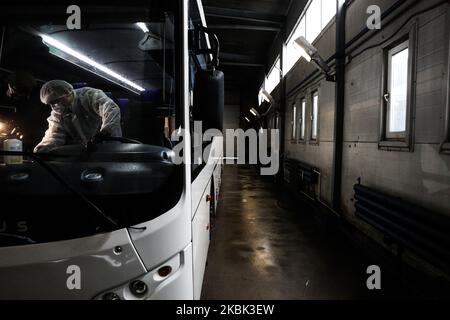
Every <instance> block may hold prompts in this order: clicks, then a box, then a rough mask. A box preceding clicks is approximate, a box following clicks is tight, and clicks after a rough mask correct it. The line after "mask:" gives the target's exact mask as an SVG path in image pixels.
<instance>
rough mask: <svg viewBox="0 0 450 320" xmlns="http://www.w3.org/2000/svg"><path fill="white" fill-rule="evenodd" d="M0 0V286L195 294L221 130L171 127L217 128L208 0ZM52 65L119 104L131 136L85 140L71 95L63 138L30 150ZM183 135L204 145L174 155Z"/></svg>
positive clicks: (218, 76) (110, 296)
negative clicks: (29, 0) (66, 0)
mask: <svg viewBox="0 0 450 320" xmlns="http://www.w3.org/2000/svg"><path fill="white" fill-rule="evenodd" d="M1 6H2V8H1V9H0V21H1V22H0V24H1V27H2V39H1V44H2V45H1V51H0V76H1V78H2V87H1V92H0V140H1V141H0V201H1V205H0V298H1V299H104V300H118V299H123V300H134V299H141V300H143V299H199V298H200V295H201V288H202V282H203V274H204V271H205V265H206V258H207V253H208V246H209V240H210V217H211V215H212V214H214V212H215V210H216V203H217V198H218V195H219V190H220V183H221V166H222V161H221V158H222V152H223V151H222V140H221V138H220V137H214V138H213V139H212V140H211V142H210V143H204V142H203V141H200V142H199V143H194V139H191V138H190V135H184V136H183V138H182V139H179V140H178V141H177V139H174V132H175V133H177V132H181V131H183V130H184V131H186V132H191V131H192V130H193V129H192V127H193V125H192V123H193V121H194V120H199V121H200V120H201V121H203V125H204V128H203V129H209V128H217V129H219V130H221V129H222V128H221V125H222V124H221V122H222V114H223V74H222V73H221V72H220V71H217V70H215V66H217V55H218V42H217V38H216V37H215V36H214V35H212V34H210V35H209V36H207V33H208V30H206V29H204V27H205V26H206V23H205V18H204V14H203V11H202V10H203V9H202V5H201V1H200V0H190V1H188V0H181V1H175V0H174V1H159V0H147V1H144V2H143V3H142V4H141V3H140V4H135V3H133V2H132V3H131V4H127V3H126V2H125V4H123V5H120V6H116V5H109V6H93V5H79V6H70V7H67V6H63V5H57V6H44V5H41V4H40V3H38V2H37V3H36V4H35V5H31V4H30V5H26V6H25V5H23V6H22V5H19V4H16V5H13V6H5V5H1ZM54 79H61V80H64V81H66V82H67V83H69V84H71V85H72V86H73V88H74V92H75V96H77V97H79V96H81V95H82V94H90V92H91V91H89V90H90V89H86V88H94V89H100V90H101V91H102V92H103V93H102V94H100V95H101V96H102V99H103V100H101V101H97V100H95V99H94V100H93V101H94V102H92V103H99V104H102V103H104V101H105V100H107V101H108V102H111V100H112V101H113V102H114V103H115V104H116V106H117V107H119V108H120V125H121V129H122V136H114V137H105V136H101V137H100V138H99V137H98V136H96V137H85V138H86V139H84V140H83V139H82V140H80V139H79V137H78V136H77V135H76V134H74V133H73V132H72V131H71V130H72V129H73V128H72V126H74V127H76V125H75V123H76V121H84V119H83V118H82V117H80V116H79V115H78V117H76V115H75V116H74V114H75V111H73V110H72V109H71V110H69V111H67V114H66V113H62V116H61V118H58V119H62V120H60V121H61V124H62V125H63V128H64V130H65V131H64V144H63V145H58V146H52V148H51V149H49V150H46V151H47V152H40V153H34V152H33V149H34V146H35V145H36V144H37V143H39V141H40V140H41V139H42V137H43V136H44V134H45V132H46V130H47V127H48V125H49V123H48V121H50V122H51V121H54V120H52V119H50V118H49V120H48V121H47V118H48V117H49V116H50V111H51V108H50V107H49V106H46V105H44V104H42V103H41V100H40V88H41V87H42V85H43V84H44V83H45V82H47V81H49V80H54ZM3 85H4V87H3ZM92 92H93V91H92ZM95 92H99V91H95ZM76 99H78V98H76ZM80 99H81V98H80ZM75 101H78V100H75ZM80 101H81V100H80ZM77 103H78V102H77ZM80 103H81V102H80ZM81 105H83V103H81ZM83 106H84V107H86V106H85V105H83ZM71 108H75V107H73V105H72V107H71ZM64 112H65V111H64ZM98 115H99V116H100V117H102V121H105V115H103V114H101V112H99V113H98ZM75 118H76V119H75ZM80 118H81V119H80ZM87 118H88V116H87V115H86V119H87ZM74 119H75V120H76V121H75V120H74ZM11 142H13V143H12V144H11ZM11 145H13V146H15V147H17V148H16V149H14V148H12V149H11V148H10V147H11ZM20 145H21V147H20ZM180 146H181V147H182V148H179V147H180ZM177 147H178V150H180V149H182V154H181V155H182V156H183V157H184V158H185V159H189V160H191V159H192V157H193V154H194V150H196V148H197V149H200V150H201V151H205V158H207V159H203V160H202V161H200V162H198V163H191V161H184V162H183V163H181V164H179V163H176V162H175V161H174V159H175V152H174V150H175V149H177ZM194 162H196V161H194Z"/></svg>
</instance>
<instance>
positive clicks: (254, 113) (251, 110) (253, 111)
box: [250, 108, 256, 117]
mask: <svg viewBox="0 0 450 320" xmlns="http://www.w3.org/2000/svg"><path fill="white" fill-rule="evenodd" d="M250 112H251V114H252V115H254V116H255V117H256V112H255V110H253V108H251V109H250Z"/></svg>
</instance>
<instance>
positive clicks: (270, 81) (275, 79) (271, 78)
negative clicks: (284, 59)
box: [265, 57, 280, 93]
mask: <svg viewBox="0 0 450 320" xmlns="http://www.w3.org/2000/svg"><path fill="white" fill-rule="evenodd" d="M279 83H280V58H279V57H278V58H277V60H275V63H274V65H273V67H272V70H270V72H269V75H268V76H267V78H266V81H265V89H266V91H267V92H269V93H272V91H273V89H275V88H276V86H277V85H278V84H279Z"/></svg>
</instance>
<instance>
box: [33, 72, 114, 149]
mask: <svg viewBox="0 0 450 320" xmlns="http://www.w3.org/2000/svg"><path fill="white" fill-rule="evenodd" d="M40 97H41V101H42V103H44V104H48V105H50V106H51V108H52V111H51V114H50V117H49V118H48V119H47V121H48V129H47V131H46V132H45V136H44V138H43V139H42V141H41V142H40V143H39V144H38V145H37V146H36V147H35V148H34V152H48V151H51V150H52V149H54V148H57V147H59V146H62V145H65V144H68V143H71V144H74V143H82V144H86V143H87V142H88V141H91V140H92V139H95V138H96V137H100V136H109V137H121V136H122V129H121V127H120V109H119V107H118V106H117V105H116V104H115V103H114V101H113V100H111V99H110V98H109V97H108V96H107V95H106V94H105V93H104V92H103V91H102V90H99V89H94V88H89V87H85V88H80V89H75V90H74V89H73V87H72V85H71V84H69V83H67V82H66V81H63V80H52V81H49V82H47V83H45V84H44V85H43V86H42V88H41V92H40Z"/></svg>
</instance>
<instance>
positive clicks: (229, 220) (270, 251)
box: [202, 165, 408, 300]
mask: <svg viewBox="0 0 450 320" xmlns="http://www.w3.org/2000/svg"><path fill="white" fill-rule="evenodd" d="M269 180H270V179H267V178H264V179H263V178H262V177H260V176H259V172H258V171H257V170H256V169H255V168H252V167H248V166H237V165H227V166H225V168H224V172H223V180H222V190H221V197H220V200H219V203H218V212H217V217H216V218H215V219H214V220H213V221H212V224H213V226H212V232H211V244H210V248H209V255H208V265H207V267H206V273H205V278H204V282H203V290H202V299H223V300H232V299H251V300H253V299H378V298H405V297H407V296H408V293H407V291H406V290H404V289H402V288H401V287H400V285H399V284H398V283H397V281H396V280H392V279H389V278H388V277H387V276H385V275H384V274H383V271H382V278H381V287H382V290H378V291H377V290H376V291H373V290H368V289H367V287H366V280H367V278H368V275H367V274H366V269H367V267H368V266H369V265H370V264H371V263H369V262H367V261H365V260H364V259H363V258H362V257H361V255H360V254H359V252H358V251H357V250H356V249H354V247H353V246H352V245H351V244H350V243H348V242H347V239H345V238H343V236H341V235H340V233H337V232H330V231H329V230H328V231H324V229H323V228H321V227H319V224H318V222H317V219H316V218H315V215H314V208H311V207H310V206H309V205H307V204H305V203H299V202H298V201H297V200H295V201H294V199H292V198H291V197H289V196H287V195H283V194H281V193H280V192H279V190H275V189H274V187H273V184H272V183H271V182H270V181H269Z"/></svg>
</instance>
